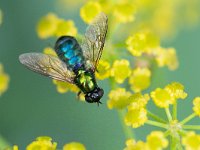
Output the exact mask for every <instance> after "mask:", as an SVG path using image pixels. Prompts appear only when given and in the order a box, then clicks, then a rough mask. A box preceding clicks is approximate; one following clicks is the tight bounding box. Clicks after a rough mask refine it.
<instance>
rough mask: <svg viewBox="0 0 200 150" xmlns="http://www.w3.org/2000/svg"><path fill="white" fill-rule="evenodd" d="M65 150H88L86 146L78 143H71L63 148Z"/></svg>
mask: <svg viewBox="0 0 200 150" xmlns="http://www.w3.org/2000/svg"><path fill="white" fill-rule="evenodd" d="M63 150H86V148H85V146H84V145H83V144H81V143H78V142H71V143H68V144H65V145H64V146H63Z"/></svg>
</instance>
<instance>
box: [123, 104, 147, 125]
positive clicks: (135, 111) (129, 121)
mask: <svg viewBox="0 0 200 150" xmlns="http://www.w3.org/2000/svg"><path fill="white" fill-rule="evenodd" d="M146 121H147V110H146V109H145V108H143V107H142V108H135V107H134V106H131V105H129V106H128V112H127V114H126V115H125V123H126V125H127V126H132V127H133V128H138V127H140V126H142V125H143V124H144V123H145V122H146Z"/></svg>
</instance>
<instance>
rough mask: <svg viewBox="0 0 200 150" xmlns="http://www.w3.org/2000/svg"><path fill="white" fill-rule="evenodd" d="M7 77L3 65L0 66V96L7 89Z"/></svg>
mask: <svg viewBox="0 0 200 150" xmlns="http://www.w3.org/2000/svg"><path fill="white" fill-rule="evenodd" d="M9 80H10V78H9V76H8V74H6V73H5V72H4V69H3V65H2V64H0V96H1V95H2V94H3V93H4V92H5V91H6V90H7V89H8V83H9Z"/></svg>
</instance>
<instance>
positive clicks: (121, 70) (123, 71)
mask: <svg viewBox="0 0 200 150" xmlns="http://www.w3.org/2000/svg"><path fill="white" fill-rule="evenodd" d="M110 75H111V76H112V77H114V79H115V81H116V82H117V83H123V82H124V80H125V79H126V78H127V77H129V76H130V75H131V69H130V64H129V61H128V60H125V59H122V60H115V62H114V63H113V66H112V68H111V71H110Z"/></svg>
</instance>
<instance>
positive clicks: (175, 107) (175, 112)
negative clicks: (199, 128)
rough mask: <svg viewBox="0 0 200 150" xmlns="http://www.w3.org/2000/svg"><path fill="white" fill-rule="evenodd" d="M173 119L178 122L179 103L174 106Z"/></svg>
mask: <svg viewBox="0 0 200 150" xmlns="http://www.w3.org/2000/svg"><path fill="white" fill-rule="evenodd" d="M173 119H174V120H177V101H175V103H174V105H173Z"/></svg>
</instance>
